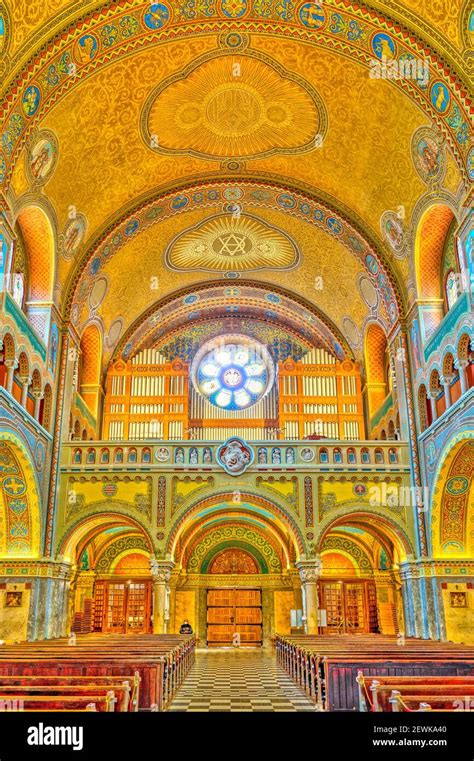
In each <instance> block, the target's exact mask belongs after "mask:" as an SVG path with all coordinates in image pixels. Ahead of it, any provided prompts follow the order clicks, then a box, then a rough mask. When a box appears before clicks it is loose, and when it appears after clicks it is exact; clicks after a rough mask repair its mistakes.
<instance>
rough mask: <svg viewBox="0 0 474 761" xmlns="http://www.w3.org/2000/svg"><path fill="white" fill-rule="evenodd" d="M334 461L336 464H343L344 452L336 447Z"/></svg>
mask: <svg viewBox="0 0 474 761" xmlns="http://www.w3.org/2000/svg"><path fill="white" fill-rule="evenodd" d="M333 459H334V462H337V463H340V462H342V452H341V450H340V449H339V447H336V449H335V450H334V454H333Z"/></svg>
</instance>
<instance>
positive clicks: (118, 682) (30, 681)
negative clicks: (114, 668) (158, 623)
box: [0, 672, 140, 712]
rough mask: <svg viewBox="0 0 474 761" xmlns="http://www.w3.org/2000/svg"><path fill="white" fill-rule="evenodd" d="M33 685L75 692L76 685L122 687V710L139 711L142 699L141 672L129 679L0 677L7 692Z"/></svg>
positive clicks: (80, 688) (84, 687)
mask: <svg viewBox="0 0 474 761" xmlns="http://www.w3.org/2000/svg"><path fill="white" fill-rule="evenodd" d="M23 686H25V687H31V688H32V689H33V688H37V689H42V688H51V691H53V690H55V689H56V690H61V691H66V692H73V691H74V690H75V689H76V687H77V688H79V692H80V691H81V690H86V689H89V688H92V689H100V688H103V687H107V688H108V689H113V690H115V691H116V692H117V690H120V689H122V692H123V695H122V697H121V700H120V701H119V702H118V704H117V705H118V709H117V710H119V711H121V712H124V711H125V712H128V711H138V705H139V700H140V674H138V672H135V674H134V675H133V677H131V678H128V679H125V680H124V679H122V678H121V677H113V676H94V677H89V676H31V675H30V676H18V675H16V676H11V675H8V676H2V677H1V679H0V689H1V690H2V692H7V691H10V690H14V689H16V688H18V689H20V688H21V687H23ZM119 697H120V696H119Z"/></svg>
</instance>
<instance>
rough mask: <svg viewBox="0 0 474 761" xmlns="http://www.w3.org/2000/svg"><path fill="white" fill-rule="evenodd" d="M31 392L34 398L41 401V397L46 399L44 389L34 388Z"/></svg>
mask: <svg viewBox="0 0 474 761" xmlns="http://www.w3.org/2000/svg"><path fill="white" fill-rule="evenodd" d="M31 393H32V395H33V397H34V399H39V400H40V401H41V399H44V391H42V390H41V389H40V388H35V389H33V391H32V392H31Z"/></svg>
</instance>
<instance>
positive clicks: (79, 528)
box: [57, 504, 154, 563]
mask: <svg viewBox="0 0 474 761" xmlns="http://www.w3.org/2000/svg"><path fill="white" fill-rule="evenodd" d="M99 508H100V506H99V505H96V506H95V509H94V512H93V513H89V515H85V516H83V517H82V518H81V519H80V520H78V521H77V522H76V523H74V524H73V525H72V526H70V527H69V529H68V530H67V531H66V532H65V534H64V535H63V536H62V537H61V539H60V540H59V541H58V545H57V554H58V555H59V556H61V557H62V558H63V559H64V560H65V561H66V562H70V563H75V562H76V559H77V557H79V556H80V555H81V554H82V552H83V551H84V549H85V547H86V546H87V545H88V544H89V542H90V541H91V540H92V539H93V538H94V537H95V536H97V535H98V534H100V533H102V532H103V531H105V530H107V529H109V528H114V527H117V526H130V527H131V528H133V529H135V531H136V532H137V533H139V534H140V535H142V536H143V537H144V538H145V540H146V543H147V545H148V546H149V548H150V552H153V551H154V547H153V540H152V538H151V535H150V533H149V531H148V529H147V527H146V526H145V525H144V524H143V523H141V522H140V521H139V520H138V519H136V518H131V517H130V516H129V515H127V514H125V513H122V512H120V511H117V510H116V511H114V512H113V513H111V512H106V511H105V509H104V512H98V509H99ZM104 508H105V504H104Z"/></svg>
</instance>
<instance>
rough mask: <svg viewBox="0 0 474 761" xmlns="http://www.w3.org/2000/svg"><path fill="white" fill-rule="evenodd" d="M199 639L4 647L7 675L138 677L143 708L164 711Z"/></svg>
mask: <svg viewBox="0 0 474 761" xmlns="http://www.w3.org/2000/svg"><path fill="white" fill-rule="evenodd" d="M194 650H195V640H194V637H193V636H184V635H163V636H161V635H137V636H133V635H132V636H123V635H111V636H109V635H82V636H77V637H76V639H75V640H74V641H73V644H72V645H71V644H70V642H69V640H66V639H58V640H43V641H41V642H25V643H22V644H20V645H7V646H2V647H0V688H1V684H2V679H3V677H4V676H35V675H36V676H46V677H48V676H49V677H50V676H59V677H66V676H67V677H70V676H76V677H77V676H83V677H87V678H89V682H90V681H93V679H94V678H96V677H110V676H113V677H122V681H123V678H126V677H129V678H131V677H133V675H134V674H135V673H138V674H139V676H140V679H141V684H140V693H141V697H140V706H139V708H140V709H144V710H164V708H165V707H166V705H167V703H168V702H169V700H170V699H171V697H172V695H173V694H174V692H175V691H176V689H177V688H178V686H179V685H180V684H181V682H182V680H183V679H184V676H185V675H186V673H187V672H188V670H189V668H190V667H191V665H192V663H193V661H194Z"/></svg>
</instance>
